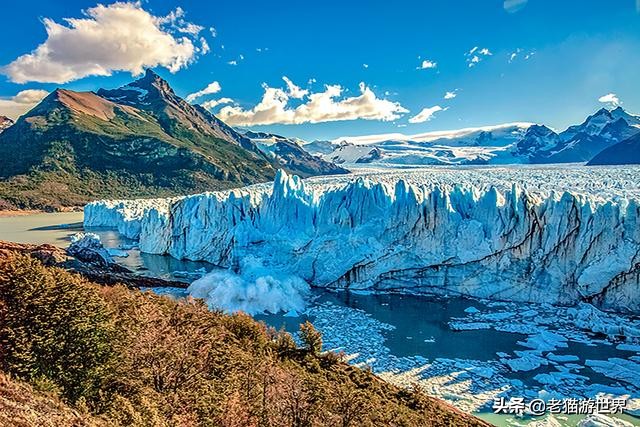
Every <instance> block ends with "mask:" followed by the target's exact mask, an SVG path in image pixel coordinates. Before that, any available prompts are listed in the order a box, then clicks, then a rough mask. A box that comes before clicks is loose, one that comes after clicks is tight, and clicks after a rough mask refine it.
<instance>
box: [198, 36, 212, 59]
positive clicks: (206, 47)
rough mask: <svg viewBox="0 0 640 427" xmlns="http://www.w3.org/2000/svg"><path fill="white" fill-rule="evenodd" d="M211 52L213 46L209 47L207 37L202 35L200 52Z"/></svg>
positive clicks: (204, 53)
mask: <svg viewBox="0 0 640 427" xmlns="http://www.w3.org/2000/svg"><path fill="white" fill-rule="evenodd" d="M209 52H211V48H210V47H209V43H208V42H207V39H205V38H204V37H200V53H202V54H203V55H206V54H207V53H209Z"/></svg>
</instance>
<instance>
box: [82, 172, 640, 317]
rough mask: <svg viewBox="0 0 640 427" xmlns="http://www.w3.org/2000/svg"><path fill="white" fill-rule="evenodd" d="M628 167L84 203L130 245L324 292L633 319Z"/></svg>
mask: <svg viewBox="0 0 640 427" xmlns="http://www.w3.org/2000/svg"><path fill="white" fill-rule="evenodd" d="M638 176H640V169H639V168H637V167H635V168H634V167H627V168H580V167H576V168H571V167H568V168H562V169H560V168H553V167H547V168H520V169H514V168H485V169H482V168H469V169H456V170H454V169H438V168H431V169H420V170H409V171H395V172H394V171H391V172H389V171H386V172H380V171H372V170H369V171H367V170H363V171H361V172H360V175H359V176H356V177H354V176H341V177H322V178H315V179H309V180H302V179H300V178H299V177H297V176H290V175H288V174H287V173H285V172H282V171H281V172H279V173H278V174H277V176H276V179H275V181H274V182H273V184H272V185H265V184H262V185H256V186H250V187H245V188H242V189H237V190H230V191H225V192H211V193H204V194H199V195H193V196H187V197H181V198H173V199H153V200H134V201H98V202H94V203H91V204H89V205H87V206H86V207H85V220H84V221H85V227H87V228H88V229H90V228H91V227H112V228H117V229H118V230H119V231H120V233H122V234H123V235H125V236H126V237H129V238H134V239H139V246H140V250H141V251H143V252H147V253H153V254H168V255H171V256H173V257H175V258H179V259H189V260H201V261H208V262H210V263H213V264H215V265H218V266H221V267H225V268H230V269H232V270H233V271H238V270H239V269H240V266H241V264H242V260H243V259H245V258H247V257H253V258H255V259H258V260H260V261H259V262H260V263H261V265H264V266H265V268H268V269H269V270H270V271H278V272H280V273H281V274H285V275H290V276H295V277H300V278H302V279H303V280H304V281H306V282H307V283H309V284H310V285H312V286H317V287H325V288H331V289H350V290H371V291H378V292H411V293H417V294H432V295H443V296H450V295H459V296H469V297H478V298H487V299H494V300H505V301H526V302H540V303H551V304H561V305H574V304H576V303H578V302H587V303H590V304H592V305H593V306H595V307H598V308H599V309H602V310H612V311H620V312H630V313H640V298H639V297H638V296H639V295H638V293H639V292H640V219H639V218H640V207H639V206H640V203H639V200H640V188H638V186H639V184H638V181H639V180H638Z"/></svg>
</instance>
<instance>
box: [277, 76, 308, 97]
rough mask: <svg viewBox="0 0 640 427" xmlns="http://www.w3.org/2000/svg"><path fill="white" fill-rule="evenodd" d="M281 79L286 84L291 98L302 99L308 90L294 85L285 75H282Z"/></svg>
mask: <svg viewBox="0 0 640 427" xmlns="http://www.w3.org/2000/svg"><path fill="white" fill-rule="evenodd" d="M282 80H284V82H285V83H286V84H287V91H288V94H289V96H290V97H291V98H294V99H302V98H304V97H305V96H307V94H308V93H309V91H308V90H306V89H302V88H300V87H299V86H296V85H295V84H294V83H293V82H292V81H291V80H290V79H289V78H288V77H287V76H283V77H282Z"/></svg>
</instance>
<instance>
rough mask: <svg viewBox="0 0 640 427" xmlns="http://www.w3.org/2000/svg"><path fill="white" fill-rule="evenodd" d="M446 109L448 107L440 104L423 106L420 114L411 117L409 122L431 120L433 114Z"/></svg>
mask: <svg viewBox="0 0 640 427" xmlns="http://www.w3.org/2000/svg"><path fill="white" fill-rule="evenodd" d="M444 110H446V108H442V107H441V106H439V105H434V106H433V107H426V108H423V109H422V111H420V112H419V113H418V114H416V115H415V116H413V117H411V118H410V119H409V123H424V122H426V121H429V120H431V118H432V117H433V115H434V114H435V113H437V112H438V111H444Z"/></svg>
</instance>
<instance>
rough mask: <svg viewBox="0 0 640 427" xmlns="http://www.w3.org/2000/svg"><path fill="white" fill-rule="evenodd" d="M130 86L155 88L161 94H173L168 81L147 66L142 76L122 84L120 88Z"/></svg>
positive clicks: (152, 89) (151, 89) (149, 89)
mask: <svg viewBox="0 0 640 427" xmlns="http://www.w3.org/2000/svg"><path fill="white" fill-rule="evenodd" d="M131 87H138V88H141V89H145V90H148V91H154V90H157V91H159V92H161V93H163V94H171V95H173V94H174V92H173V89H172V88H171V86H170V85H169V83H168V82H167V81H166V80H165V79H163V78H162V77H160V76H159V75H158V74H157V73H156V72H155V71H153V70H152V69H151V68H147V71H146V72H145V74H144V77H142V78H140V79H138V80H136V81H134V82H131V83H129V84H128V85H126V86H124V87H123V88H122V89H124V88H131Z"/></svg>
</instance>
